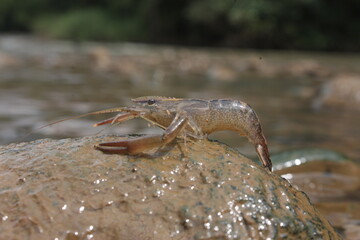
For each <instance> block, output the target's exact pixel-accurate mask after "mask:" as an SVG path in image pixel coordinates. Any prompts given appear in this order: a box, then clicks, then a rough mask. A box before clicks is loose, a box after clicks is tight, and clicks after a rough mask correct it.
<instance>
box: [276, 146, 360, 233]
mask: <svg viewBox="0 0 360 240" xmlns="http://www.w3.org/2000/svg"><path fill="white" fill-rule="evenodd" d="M272 160H273V164H274V165H273V169H274V171H275V173H277V174H281V176H282V177H284V178H286V179H287V180H288V181H289V182H290V183H291V184H292V185H293V186H294V187H295V188H297V189H299V190H301V191H304V192H306V194H307V195H308V196H309V198H310V200H311V202H312V203H314V205H315V206H316V208H317V209H318V210H319V211H320V212H321V213H322V214H323V215H324V216H325V217H326V218H327V219H328V220H329V221H330V223H331V224H332V226H334V227H335V228H337V229H338V231H339V232H341V234H342V236H343V237H344V239H347V240H357V239H360V164H358V163H357V162H356V161H354V160H351V159H349V158H348V157H346V156H344V155H343V154H340V153H338V152H335V151H331V150H327V149H316V148H308V149H306V148H305V149H295V150H288V151H285V152H282V153H279V154H274V155H272Z"/></svg>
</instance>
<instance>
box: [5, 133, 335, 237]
mask: <svg viewBox="0 0 360 240" xmlns="http://www.w3.org/2000/svg"><path fill="white" fill-rule="evenodd" d="M116 139H119V137H117V138H115V137H99V136H98V137H84V138H77V139H62V140H50V139H42V140H38V141H34V142H27V143H19V144H10V145H7V146H0V217H1V218H0V219H1V220H0V232H1V237H2V238H3V239H92V238H94V239H340V237H339V236H338V234H337V233H336V232H335V231H334V229H333V228H332V227H331V225H330V224H329V223H328V221H327V220H326V219H325V218H324V217H323V216H321V215H320V214H319V212H318V211H317V210H316V209H315V208H314V207H313V205H312V204H311V203H310V202H309V200H308V198H307V196H306V195H305V194H304V193H303V192H300V191H297V190H296V189H295V188H293V187H292V186H291V185H290V184H289V182H288V181H286V180H284V179H282V178H281V177H280V176H278V175H277V174H274V173H269V172H268V171H267V170H266V169H265V168H263V167H262V166H259V165H257V164H256V163H254V162H252V161H251V160H250V159H247V158H245V157H243V156H242V155H240V154H239V153H238V152H237V151H235V150H233V149H231V148H229V147H227V146H225V145H223V144H220V143H217V142H210V141H208V140H201V141H196V142H191V141H188V142H186V145H184V143H182V142H180V140H179V141H178V142H175V143H172V144H169V145H168V146H167V147H165V148H163V149H162V150H160V151H158V152H156V153H153V154H151V155H142V156H121V155H105V154H103V153H101V152H99V151H96V150H94V149H93V145H94V144H95V143H98V142H104V141H114V140H116ZM184 154H186V157H184Z"/></svg>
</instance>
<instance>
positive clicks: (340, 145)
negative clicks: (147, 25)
mask: <svg viewBox="0 0 360 240" xmlns="http://www.w3.org/2000/svg"><path fill="white" fill-rule="evenodd" d="M289 62H290V63H291V64H292V65H290V66H289V65H286V64H287V63H289ZM359 63H360V56H353V55H340V54H333V55H332V54H310V53H296V52H295V53H294V52H256V51H237V50H231V49H223V50H213V49H181V48H172V47H167V46H165V47H158V46H145V45H144V46H143V45H133V44H108V45H104V44H100V43H99V44H96V43H89V44H83V45H76V44H71V43H68V42H60V41H46V40H40V39H34V38H29V37H19V36H18V37H14V36H8V37H2V38H1V39H0V70H1V71H0V143H1V144H6V143H10V142H13V141H15V140H17V139H18V138H21V137H22V136H24V135H25V133H26V132H27V131H29V130H32V129H34V128H36V127H38V126H41V125H44V124H46V123H48V122H51V121H53V120H57V119H61V118H65V117H69V116H73V115H78V114H81V113H84V112H88V111H94V110H99V109H105V108H109V107H116V106H126V105H128V104H129V103H130V99H131V98H134V97H138V96H143V95H160V96H163V95H164V96H175V97H188V98H206V99H212V98H236V99H240V100H243V101H245V102H247V103H249V104H250V105H251V106H252V107H253V108H254V109H255V110H256V112H257V113H258V115H259V117H260V119H261V122H262V124H263V129H264V131H265V134H266V136H267V138H268V142H269V145H270V151H271V152H277V151H279V150H286V149H289V148H303V147H309V146H310V147H326V148H329V149H332V150H338V151H340V152H342V153H345V154H347V155H349V156H351V157H353V158H355V159H359V157H358V156H359V153H360V148H359V147H358V143H359V140H360V127H359V126H358V123H359V122H360V111H349V110H345V109H341V108H340V109H339V108H336V109H326V108H315V107H314V106H316V101H317V99H318V98H319V95H320V92H321V85H322V84H323V83H324V82H325V81H327V80H328V79H329V78H331V76H332V75H334V74H337V73H338V72H355V73H357V71H360V69H357V68H356V65H357V64H359ZM306 64H308V65H309V64H310V65H311V64H313V65H314V64H315V67H313V68H314V69H315V70H316V66H317V65H320V66H321V67H322V68H321V69H320V70H318V72H319V73H316V72H315V73H312V72H311V70H312V69H310V71H308V72H306V69H305V70H301V68H300V70H297V69H296V67H298V66H306ZM316 64H317V65H316ZM294 66H295V67H294ZM357 66H358V65H357ZM291 67H292V68H293V69H294V70H292V72H291V71H290V70H289V72H286V68H291ZM310 67H311V66H310ZM279 69H280V70H279ZM315 70H313V71H315ZM274 71H275V72H276V71H277V73H274ZM282 71H283V72H282ZM296 71H298V72H299V73H297V72H296ZM301 71H302V72H301ZM321 71H322V72H325V73H324V74H322V72H321ZM326 71H327V72H326ZM279 72H280V73H279ZM294 72H295V73H294ZM314 75H315V76H314ZM323 75H324V76H323ZM355 104H357V103H354V105H355ZM104 117H106V116H104ZM96 119H102V117H99V118H96ZM94 121H95V120H91V121H90V120H89V118H84V119H78V120H72V121H69V122H65V123H62V124H59V125H57V126H53V127H49V128H48V129H42V130H39V131H35V132H34V133H33V134H32V135H30V136H28V137H26V138H25V140H32V139H35V138H39V137H73V136H84V135H91V134H94V133H96V132H97V131H98V130H97V129H93V128H92V127H91V123H93V122H94ZM114 131H115V132H120V133H139V132H145V133H146V132H149V131H150V132H151V131H156V130H154V129H148V128H147V124H145V123H143V122H142V121H132V122H129V123H127V124H126V125H125V126H120V127H116V128H112V129H110V130H109V131H108V132H114ZM214 138H218V139H220V140H222V141H225V142H227V143H229V144H230V145H233V146H239V147H240V148H241V149H242V152H244V153H246V154H249V155H254V152H253V149H252V146H251V145H250V144H248V143H247V142H246V140H245V139H242V138H239V137H238V136H237V135H236V134H233V133H220V134H215V136H214Z"/></svg>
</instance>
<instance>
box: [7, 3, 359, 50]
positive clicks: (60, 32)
mask: <svg viewBox="0 0 360 240" xmlns="http://www.w3.org/2000/svg"><path fill="white" fill-rule="evenodd" d="M359 13H360V1H358V0H345V1H329V0H272V1H268V0H172V1H171V0H137V1H133V0H91V1H89V0H71V1H70V0H61V1H58V0H24V1H14V0H1V1H0V30H1V31H2V32H4V31H13V32H14V31H18V32H24V31H25V32H35V33H37V34H40V35H44V36H49V37H54V38H65V39H72V40H75V41H82V40H107V41H117V40H124V41H141V42H152V43H173V44H183V45H205V46H232V47H246V48H275V49H310V50H347V51H354V50H359V49H360V14H359Z"/></svg>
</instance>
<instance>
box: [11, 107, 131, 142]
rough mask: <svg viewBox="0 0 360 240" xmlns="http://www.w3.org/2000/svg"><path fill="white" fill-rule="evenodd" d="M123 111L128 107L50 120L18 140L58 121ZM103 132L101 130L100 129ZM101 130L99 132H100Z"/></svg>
mask: <svg viewBox="0 0 360 240" xmlns="http://www.w3.org/2000/svg"><path fill="white" fill-rule="evenodd" d="M123 111H126V108H109V109H105V110H100V111H95V112H89V113H84V114H80V115H77V116H72V117H68V118H63V119H60V120H57V121H54V122H50V123H48V124H46V125H43V126H40V127H37V128H35V129H32V130H30V131H29V132H28V133H27V134H25V135H24V136H23V137H21V138H18V139H17V140H16V142H19V141H21V140H23V139H24V138H26V137H28V136H30V135H31V134H33V133H34V132H36V131H39V130H40V129H43V128H46V127H50V126H52V125H55V124H58V123H61V122H65V121H68V120H72V119H78V118H82V117H86V116H91V115H99V114H104V113H114V112H123ZM100 132H101V131H100ZM100 132H99V133H100Z"/></svg>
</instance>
